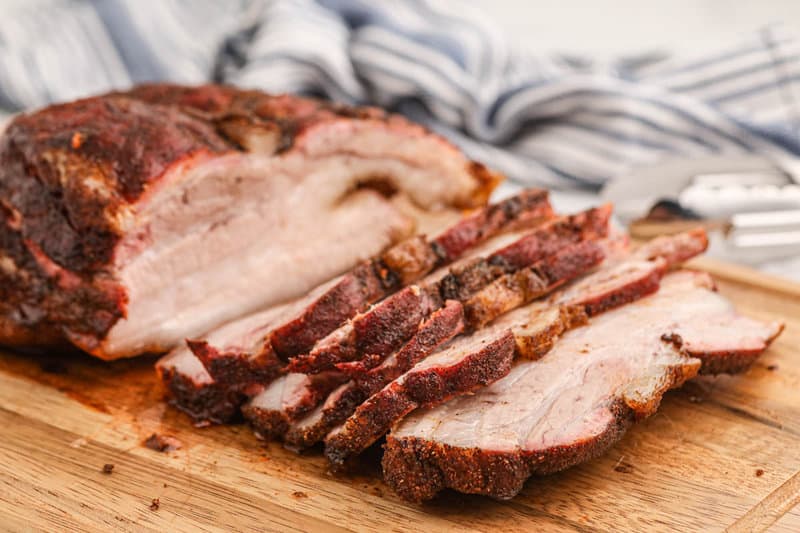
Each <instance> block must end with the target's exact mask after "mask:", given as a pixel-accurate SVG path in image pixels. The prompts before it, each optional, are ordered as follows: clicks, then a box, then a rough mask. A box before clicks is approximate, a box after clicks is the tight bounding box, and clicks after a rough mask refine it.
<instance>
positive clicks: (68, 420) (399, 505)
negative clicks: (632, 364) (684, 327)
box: [0, 259, 800, 532]
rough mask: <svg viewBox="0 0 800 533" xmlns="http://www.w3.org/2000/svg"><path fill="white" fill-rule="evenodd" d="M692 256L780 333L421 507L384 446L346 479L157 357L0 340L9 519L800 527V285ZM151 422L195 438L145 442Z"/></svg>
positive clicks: (122, 526) (36, 526)
mask: <svg viewBox="0 0 800 533" xmlns="http://www.w3.org/2000/svg"><path fill="white" fill-rule="evenodd" d="M693 265H694V266H695V267H700V268H704V269H707V270H709V271H711V272H712V273H714V274H715V275H716V277H717V279H718V281H719V284H720V290H721V291H722V293H723V294H725V295H727V296H729V297H730V298H731V299H733V300H734V301H735V302H736V303H737V305H738V306H739V308H740V309H741V311H743V312H745V313H746V314H749V315H751V316H754V317H756V318H762V319H765V320H766V319H781V320H784V321H785V322H786V325H787V327H786V330H785V331H784V333H783V335H782V336H781V337H780V338H779V339H778V341H777V342H776V343H775V344H774V345H773V346H772V347H771V348H770V349H769V351H767V352H766V353H765V354H764V356H763V357H762V358H761V359H760V360H759V361H758V362H757V363H756V364H755V365H754V366H753V367H752V368H751V369H750V370H749V371H748V372H747V373H745V374H743V375H739V376H720V377H705V378H700V379H697V380H695V381H693V382H691V383H689V384H688V385H687V386H685V387H684V388H683V389H682V390H679V391H674V392H671V393H669V394H668V395H667V397H666V398H665V400H664V402H663V404H662V406H661V409H660V410H659V412H658V413H657V414H656V415H655V416H653V417H652V418H650V419H649V420H646V421H644V422H643V423H641V424H639V425H637V426H635V427H634V428H633V429H632V430H631V431H630V432H629V433H628V434H627V435H626V436H625V437H624V439H623V440H622V441H621V442H620V443H619V444H617V445H616V446H615V447H614V448H613V449H611V450H610V451H609V452H608V453H607V454H606V455H605V456H604V457H601V458H600V459H597V460H595V461H591V462H590V463H587V464H585V465H582V466H579V467H576V468H573V469H571V470H568V471H566V472H562V473H560V474H556V475H552V476H548V477H542V478H536V479H531V480H530V481H529V482H528V483H527V485H526V487H525V490H524V491H523V492H522V493H521V494H520V495H519V496H518V497H516V498H514V499H513V500H511V501H508V502H496V501H493V500H490V499H487V498H482V497H477V496H465V495H460V494H456V493H452V492H450V493H445V494H443V495H442V496H441V497H439V498H438V499H436V500H435V501H433V502H431V503H428V504H426V505H421V506H416V505H409V504H407V503H404V502H402V501H401V500H399V499H398V498H397V497H396V496H395V495H394V494H393V493H392V492H391V491H390V490H389V489H388V488H386V487H385V486H384V485H383V483H382V482H381V479H380V472H379V467H378V462H379V454H380V450H379V449H378V448H377V447H376V448H375V449H373V450H371V451H370V452H369V453H368V454H367V455H366V456H365V457H364V458H363V460H362V462H361V466H360V468H359V469H358V470H357V472H355V473H353V474H350V475H348V476H346V477H339V476H334V475H333V474H331V473H330V472H328V470H327V468H326V463H325V461H324V459H323V457H322V456H321V454H320V451H319V450H314V451H312V452H310V453H307V454H305V455H304V456H297V455H296V454H294V453H292V452H290V451H287V450H284V449H283V448H282V447H281V446H280V445H278V444H275V443H263V442H259V441H258V440H256V439H255V438H254V437H253V435H252V433H251V432H250V430H249V429H248V428H247V427H246V426H230V427H208V428H202V429H197V428H193V427H192V426H191V425H190V424H189V422H188V421H187V419H186V418H185V417H184V416H183V415H181V414H180V413H178V412H176V411H175V410H173V409H171V408H169V407H167V406H166V405H165V404H164V402H163V401H162V390H161V388H160V386H159V383H158V381H157V379H156V378H155V375H154V373H153V370H152V364H153V359H138V360H133V361H122V362H117V363H112V364H106V363H101V362H99V361H95V360H92V359H91V358H89V357H87V356H83V355H63V354H62V355H59V354H52V355H48V356H46V357H45V356H22V355H17V354H10V353H2V352H0V436H1V437H2V438H0V529H2V530H9V531H29V530H42V531H68V530H81V531H98V530H101V531H102V530H114V531H120V530H123V531H125V530H130V531H141V530H154V531H232V530H233V531H255V530H260V531H337V530H357V531H426V532H433V531H471V530H476V531H494V532H497V531H574V530H590V531H597V530H600V531H626V530H627V531H642V530H647V531H660V530H664V531H668V530H670V531H721V530H724V529H726V528H727V529H730V530H731V531H763V530H770V531H780V532H784V531H785V532H792V531H800V509H799V508H798V502H800V286H798V285H794V284H791V283H789V282H786V281H783V280H779V279H777V278H770V277H767V276H764V275H762V274H757V273H755V272H753V271H750V270H747V269H743V268H740V267H732V266H730V265H726V264H722V263H717V262H714V261H711V260H707V259H703V260H698V261H695V262H694V263H693ZM153 433H158V434H161V435H170V436H173V437H175V438H177V439H178V440H179V441H180V443H181V448H180V449H178V450H173V451H165V452H157V451H154V450H152V449H149V448H147V447H145V446H143V444H142V443H143V441H144V440H145V439H146V438H147V437H148V436H149V435H151V434H153ZM106 464H109V465H113V470H112V471H111V473H104V472H103V467H104V465H106ZM156 500H157V501H156Z"/></svg>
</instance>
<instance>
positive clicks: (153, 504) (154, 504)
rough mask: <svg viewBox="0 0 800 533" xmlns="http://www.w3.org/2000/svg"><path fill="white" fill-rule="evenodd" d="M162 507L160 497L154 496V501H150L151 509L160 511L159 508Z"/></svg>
mask: <svg viewBox="0 0 800 533" xmlns="http://www.w3.org/2000/svg"><path fill="white" fill-rule="evenodd" d="M159 507H161V502H160V501H159V499H158V498H153V501H152V502H150V510H151V511H158V508H159Z"/></svg>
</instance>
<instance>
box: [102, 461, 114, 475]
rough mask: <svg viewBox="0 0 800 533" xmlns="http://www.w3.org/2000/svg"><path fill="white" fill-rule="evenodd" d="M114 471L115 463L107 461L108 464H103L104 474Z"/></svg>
mask: <svg viewBox="0 0 800 533" xmlns="http://www.w3.org/2000/svg"><path fill="white" fill-rule="evenodd" d="M113 471H114V465H113V464H111V463H106V464H104V465H103V473H104V474H110V473H111V472H113Z"/></svg>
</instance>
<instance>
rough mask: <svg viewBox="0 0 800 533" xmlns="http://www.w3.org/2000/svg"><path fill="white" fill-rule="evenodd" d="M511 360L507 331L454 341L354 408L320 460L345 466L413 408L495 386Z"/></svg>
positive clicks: (486, 331) (331, 436) (329, 438)
mask: <svg viewBox="0 0 800 533" xmlns="http://www.w3.org/2000/svg"><path fill="white" fill-rule="evenodd" d="M513 359H514V335H513V334H512V332H511V330H509V329H507V328H493V327H489V328H486V329H484V330H481V331H479V332H477V333H475V334H473V335H468V336H464V337H459V338H457V339H454V340H453V341H451V342H450V343H449V344H448V345H447V346H445V347H444V348H442V349H441V350H439V351H438V352H436V353H435V354H433V355H430V356H429V357H427V358H425V359H424V360H422V361H421V362H420V363H418V364H417V365H415V366H414V367H413V368H412V369H411V370H409V371H408V372H406V373H405V374H403V375H402V376H400V377H399V378H397V379H395V380H393V381H392V382H391V383H389V384H388V385H386V386H385V387H384V388H383V389H381V390H380V391H378V392H377V393H375V394H373V395H372V396H370V397H369V398H368V399H367V400H366V401H365V402H364V403H362V404H361V405H359V406H358V408H357V409H356V410H355V412H354V413H353V415H352V416H350V417H349V418H348V419H347V421H345V423H344V424H343V425H341V426H339V427H338V428H336V429H334V430H333V431H332V432H331V433H330V434H329V435H328V436H327V437H326V438H325V456H326V457H327V458H328V460H329V461H330V462H331V464H332V465H334V466H341V465H343V464H345V463H346V462H347V460H348V459H349V458H351V457H353V456H354V455H357V454H359V453H361V452H362V451H363V450H365V449H366V448H368V447H369V446H370V445H371V444H372V443H373V442H375V441H376V440H377V439H379V438H380V437H382V436H383V435H384V434H386V432H387V431H389V429H390V428H391V426H392V424H394V423H395V422H397V421H398V420H400V419H402V418H403V417H404V416H406V415H407V414H408V413H410V412H411V411H413V410H414V409H416V408H418V407H420V406H432V405H437V404H439V403H441V402H444V401H446V400H448V399H449V398H452V397H454V396H458V395H461V394H466V393H468V392H471V391H473V390H476V389H477V388H480V387H484V386H486V385H488V384H490V383H492V382H494V381H495V380H497V379H499V378H501V377H502V376H504V375H506V374H507V373H508V371H509V370H510V369H511V362H512V361H513Z"/></svg>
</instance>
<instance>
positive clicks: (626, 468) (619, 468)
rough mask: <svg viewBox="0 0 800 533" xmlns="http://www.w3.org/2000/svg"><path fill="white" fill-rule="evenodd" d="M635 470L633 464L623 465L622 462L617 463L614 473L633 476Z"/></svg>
mask: <svg viewBox="0 0 800 533" xmlns="http://www.w3.org/2000/svg"><path fill="white" fill-rule="evenodd" d="M633 470H634V468H633V465H632V464H630V463H623V462H622V461H620V462H619V463H617V465H616V466H614V471H615V472H619V473H621V474H632V473H633Z"/></svg>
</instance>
